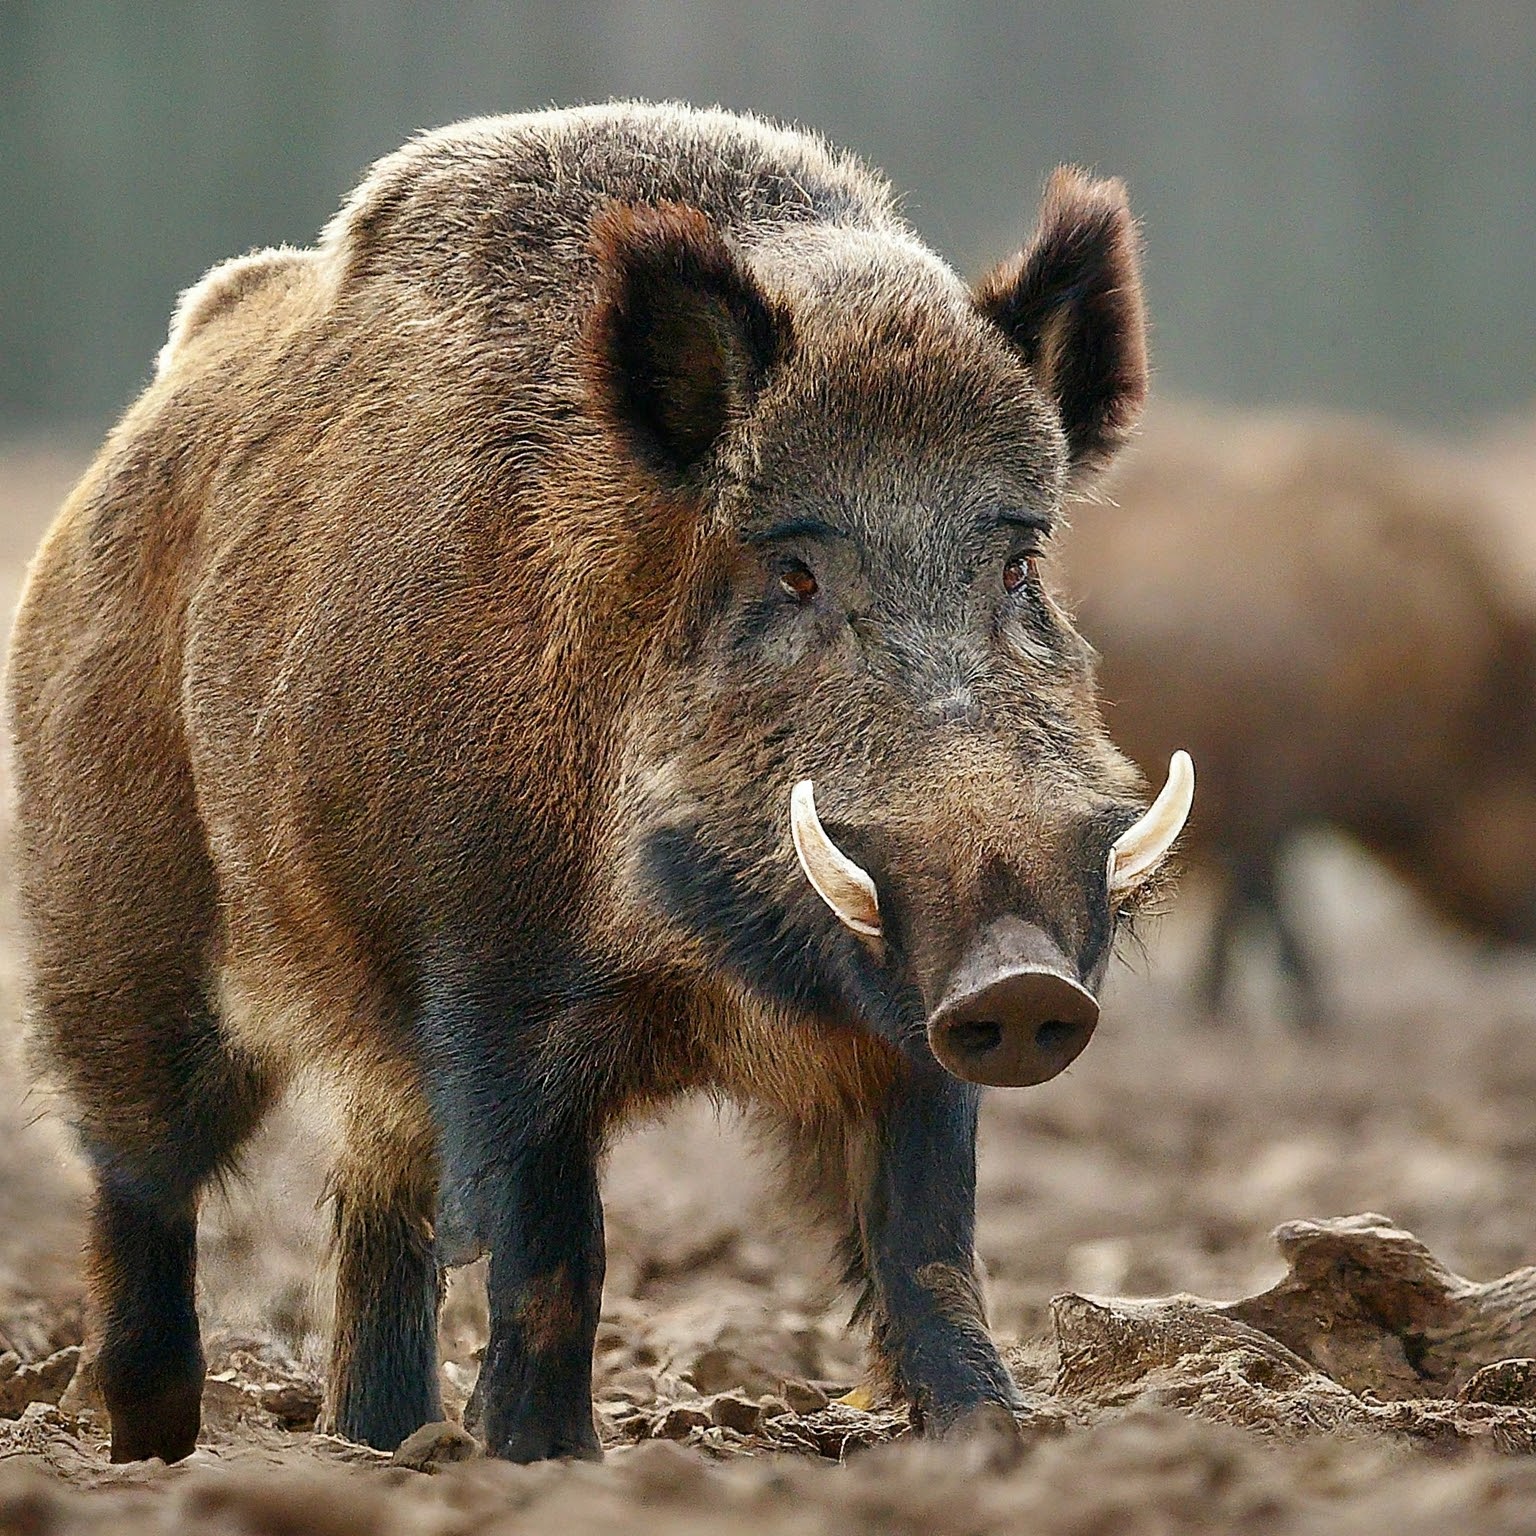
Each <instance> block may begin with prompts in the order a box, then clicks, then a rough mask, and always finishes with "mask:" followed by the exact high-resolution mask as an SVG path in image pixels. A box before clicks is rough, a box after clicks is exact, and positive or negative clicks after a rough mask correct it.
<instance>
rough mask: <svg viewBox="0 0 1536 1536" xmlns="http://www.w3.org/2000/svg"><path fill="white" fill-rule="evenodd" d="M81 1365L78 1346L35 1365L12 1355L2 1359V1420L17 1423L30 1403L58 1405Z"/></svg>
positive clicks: (0, 1395) (73, 1345)
mask: <svg viewBox="0 0 1536 1536" xmlns="http://www.w3.org/2000/svg"><path fill="white" fill-rule="evenodd" d="M13 1361H14V1362H15V1364H14V1365H13V1364H12V1363H11V1362H13ZM79 1364H80V1346H79V1345H78V1344H71V1345H69V1346H68V1347H67V1348H65V1349H59V1350H55V1351H54V1352H53V1354H51V1355H49V1356H48V1358H47V1359H46V1360H38V1361H36V1362H34V1363H33V1364H31V1365H23V1364H21V1362H20V1361H19V1360H18V1359H17V1357H16V1356H15V1355H13V1354H11V1353H9V1352H7V1353H6V1354H5V1355H0V1418H7V1419H14V1418H15V1417H16V1416H17V1414H19V1413H21V1412H22V1410H23V1409H25V1408H26V1407H27V1405H28V1404H29V1403H57V1402H58V1400H59V1398H60V1397H62V1396H63V1395H64V1389H65V1388H66V1387H67V1386H68V1385H69V1384H70V1382H71V1381H72V1380H73V1379H74V1375H75V1371H76V1369H77V1367H78V1366H79Z"/></svg>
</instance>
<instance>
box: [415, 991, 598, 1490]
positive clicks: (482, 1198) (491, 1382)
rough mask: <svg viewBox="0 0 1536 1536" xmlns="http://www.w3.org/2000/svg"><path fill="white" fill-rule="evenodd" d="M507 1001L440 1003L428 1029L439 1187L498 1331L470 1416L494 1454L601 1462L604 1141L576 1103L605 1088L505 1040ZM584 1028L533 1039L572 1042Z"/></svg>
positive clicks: (581, 1069)
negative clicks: (595, 1389) (478, 1267)
mask: <svg viewBox="0 0 1536 1536" xmlns="http://www.w3.org/2000/svg"><path fill="white" fill-rule="evenodd" d="M455 992H456V994H457V997H458V998H460V999H463V997H464V994H463V993H462V991H459V990H458V989H457V988H456V989H455ZM508 996H509V992H508V989H505V988H500V987H493V986H486V987H484V988H481V989H478V990H473V991H472V992H471V993H470V997H469V999H468V1000H460V1001H455V1002H453V1003H449V1002H448V1001H446V1000H444V1001H443V1002H442V1003H440V1004H439V1007H438V1009H437V1010H436V1013H435V1016H434V1017H433V1018H432V1019H431V1020H429V1023H428V1027H427V1031H426V1033H427V1037H428V1045H429V1049H428V1050H427V1052H426V1055H427V1059H428V1060H429V1061H431V1062H432V1063H433V1066H434V1073H435V1076H434V1080H433V1081H432V1083H431V1084H430V1086H429V1093H430V1096H431V1098H432V1101H433V1108H434V1110H435V1114H436V1121H437V1124H438V1126H439V1127H440V1130H441V1137H442V1144H441V1162H442V1166H443V1182H444V1183H445V1184H446V1185H447V1187H448V1188H449V1189H450V1191H451V1192H452V1201H453V1206H454V1211H455V1220H456V1223H457V1224H458V1225H459V1226H460V1227H462V1228H464V1229H465V1231H468V1232H470V1233H472V1234H473V1240H474V1241H473V1246H477V1247H484V1248H486V1249H488V1250H489V1251H490V1255H491V1264H490V1274H489V1277H488V1290H489V1302H490V1324H491V1326H490V1338H489V1340H488V1342H487V1344H486V1349H485V1358H484V1361H483V1363H482V1365H481V1368H480V1379H479V1382H478V1383H477V1385H476V1388H475V1394H474V1398H473V1399H472V1403H471V1413H472V1414H473V1416H474V1420H475V1426H474V1427H475V1429H476V1431H477V1433H479V1434H480V1435H481V1436H482V1437H483V1438H484V1440H485V1444H486V1449H487V1450H488V1451H489V1452H490V1453H491V1454H492V1455H493V1456H500V1457H504V1458H505V1459H507V1460H509V1461H519V1462H528V1461H540V1460H544V1459H547V1458H550V1457H583V1458H594V1459H595V1458H597V1457H599V1456H601V1454H602V1451H601V1445H600V1442H599V1440H598V1437H597V1431H596V1427H595V1425H594V1422H593V1416H592V1349H593V1345H594V1342H595V1340H596V1336H597V1319H598V1310H599V1308H600V1306H601V1304H602V1292H603V1272H604V1266H605V1255H604V1246H603V1209H602V1201H601V1198H600V1194H599V1189H598V1174H597V1159H598V1153H599V1139H600V1137H599V1132H598V1130H597V1129H596V1127H595V1125H594V1124H593V1122H592V1121H591V1120H590V1119H588V1117H587V1116H586V1114H585V1113H584V1112H583V1111H582V1110H581V1108H580V1107H579V1104H580V1103H581V1102H582V1101H585V1102H586V1103H590V1104H600V1103H602V1102H604V1092H603V1088H602V1085H601V1080H600V1075H599V1069H598V1068H596V1067H592V1068H590V1069H589V1068H588V1067H587V1066H586V1065H584V1064H583V1063H580V1062H578V1061H573V1060H569V1059H566V1060H560V1061H551V1060H548V1059H543V1060H541V1059H540V1052H541V1047H540V1045H535V1044H532V1043H529V1044H528V1045H527V1046H526V1047H524V1046H523V1045H522V1044H521V1043H520V1042H517V1041H515V1040H513V1039H511V1038H509V1036H510V1035H512V1034H513V1033H514V1032H516V1030H517V1023H515V1022H513V1021H514V1020H515V1019H516V1011H515V1010H514V1009H513V1008H512V1007H511V1006H510V1004H509V1003H508V1002H507V1001H506V999H507V998H508ZM492 999H494V1001H492ZM582 1033H583V1032H582V1031H569V1032H562V1033H561V1034H556V1033H555V1032H553V1031H551V1032H549V1033H547V1034H546V1032H545V1030H544V1029H542V1028H541V1029H540V1030H539V1031H538V1032H537V1035H538V1037H539V1038H540V1039H541V1040H559V1039H563V1040H565V1041H567V1042H569V1041H570V1040H571V1039H572V1038H577V1039H579V1038H581V1036H582ZM546 1048H547V1047H546ZM566 1048H569V1046H568V1045H567V1047H566ZM513 1063H516V1065H515V1066H513V1065H511V1064H513ZM573 1085H580V1086H579V1088H573Z"/></svg>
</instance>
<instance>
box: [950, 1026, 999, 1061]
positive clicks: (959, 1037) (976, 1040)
mask: <svg viewBox="0 0 1536 1536" xmlns="http://www.w3.org/2000/svg"><path fill="white" fill-rule="evenodd" d="M949 1038H950V1039H951V1040H952V1041H953V1042H954V1046H955V1049H956V1050H957V1051H959V1052H960V1053H961V1054H962V1055H965V1056H986V1055H989V1054H990V1053H991V1052H993V1051H995V1050H996V1049H997V1048H998V1046H1000V1045H1001V1044H1002V1043H1003V1026H1002V1025H1001V1024H993V1023H989V1022H988V1021H987V1020H985V1019H978V1020H976V1021H974V1022H972V1023H966V1024H952V1025H951V1026H950V1030H949Z"/></svg>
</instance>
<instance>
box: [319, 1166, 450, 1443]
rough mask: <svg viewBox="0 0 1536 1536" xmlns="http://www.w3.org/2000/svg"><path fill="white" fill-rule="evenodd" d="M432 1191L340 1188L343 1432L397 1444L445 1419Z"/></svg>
mask: <svg viewBox="0 0 1536 1536" xmlns="http://www.w3.org/2000/svg"><path fill="white" fill-rule="evenodd" d="M429 1221H430V1206H429V1204H428V1199H427V1196H426V1192H424V1191H421V1190H417V1191H414V1192H407V1191H404V1190H402V1191H401V1193H400V1198H399V1199H398V1200H397V1201H395V1202H393V1203H384V1202H379V1201H377V1200H374V1199H370V1198H368V1197H367V1196H366V1195H361V1194H358V1193H356V1192H349V1190H348V1189H347V1188H346V1186H345V1185H342V1186H341V1187H340V1188H339V1190H338V1193H337V1195H336V1197H335V1239H336V1334H335V1341H334V1343H333V1346H332V1353H331V1373H330V1402H331V1407H330V1413H329V1422H331V1423H332V1424H333V1426H334V1428H335V1430H336V1432H337V1433H338V1434H342V1435H345V1436H346V1437H347V1438H348V1439H349V1440H357V1441H360V1442H361V1443H362V1444H364V1445H371V1446H374V1447H376V1448H377V1449H379V1450H381V1451H392V1450H394V1449H395V1447H396V1446H398V1445H399V1444H400V1442H401V1441H402V1440H404V1439H405V1437H406V1436H407V1435H409V1434H410V1433H411V1432H412V1431H413V1430H416V1429H419V1428H420V1427H421V1426H422V1425H423V1424H430V1423H432V1422H434V1421H435V1420H437V1419H440V1418H442V1416H443V1410H442V1403H441V1400H440V1398H439V1394H438V1382H437V1314H438V1309H439V1307H440V1306H441V1303H442V1294H443V1281H442V1272H441V1270H440V1269H439V1268H438V1264H437V1258H436V1255H435V1253H434V1251H433V1245H432V1236H431V1227H430V1225H429Z"/></svg>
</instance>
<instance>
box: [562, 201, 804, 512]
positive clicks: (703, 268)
mask: <svg viewBox="0 0 1536 1536" xmlns="http://www.w3.org/2000/svg"><path fill="white" fill-rule="evenodd" d="M592 245H593V251H594V253H595V255H596V257H597V263H598V288H597V305H596V308H595V309H594V311H593V315H592V320H591V323H590V326H589V328H588V332H587V339H586V346H587V357H586V362H587V372H588V377H589V378H590V380H591V382H592V385H593V390H594V395H595V397H596V400H597V403H598V406H599V409H600V410H601V411H602V413H603V414H604V415H605V416H606V417H607V419H608V421H609V422H610V424H611V425H612V426H614V427H615V428H616V429H617V430H618V432H619V434H620V435H621V436H622V437H623V438H624V439H625V440H626V441H627V442H628V443H629V445H630V446H631V448H632V449H633V450H634V451H635V453H636V454H637V455H638V456H639V457H640V458H641V459H642V460H643V461H644V462H645V463H646V465H647V466H648V467H649V468H650V469H651V470H652V471H654V472H656V473H658V474H660V475H661V476H662V477H663V478H664V479H668V480H672V481H674V482H679V483H680V482H682V481H684V480H686V479H687V478H688V477H689V476H690V474H691V473H692V472H693V471H695V470H696V469H698V468H699V467H700V466H701V465H702V464H703V462H704V461H705V460H706V459H707V458H708V456H709V454H710V452H711V450H712V449H713V448H714V446H715V443H716V442H717V440H718V439H719V437H720V434H721V433H722V432H723V431H724V430H725V427H726V425H727V424H728V423H729V421H730V420H731V419H732V417H733V416H734V415H735V414H736V413H738V412H739V411H740V410H741V409H742V408H743V407H744V406H745V405H746V404H747V403H748V402H749V401H750V399H751V397H752V396H753V394H755V393H756V391H757V390H758V388H759V387H760V386H761V384H762V382H763V379H764V378H765V377H766V375H767V374H768V371H769V370H770V369H771V368H772V367H773V365H774V364H775V363H776V362H777V361H778V360H779V358H780V357H781V356H782V355H783V354H784V352H785V350H786V349H787V346H788V341H789V327H788V317H787V316H786V315H785V314H784V313H783V312H782V311H781V310H780V309H779V308H778V306H776V305H775V304H773V303H772V302H771V301H770V300H769V299H768V297H767V296H766V295H765V294H764V293H763V291H762V289H761V288H760V287H759V286H758V284H757V282H756V281H755V279H754V278H753V277H752V275H751V273H750V272H748V271H747V269H746V268H745V266H744V265H743V264H742V262H741V261H740V259H739V258H738V256H737V255H736V253H735V252H734V251H733V250H732V249H731V247H730V246H729V245H727V243H726V241H725V237H724V236H723V235H722V234H721V233H720V231H719V230H718V229H717V228H716V227H715V225H714V224H713V223H712V222H711V221H710V220H709V219H708V218H707V217H706V216H705V215H704V214H702V213H700V212H699V211H698V210H697V209H696V208H688V207H685V206H683V205H682V204H678V203H665V204H661V205H659V206H655V207H652V206H641V205H630V204H613V205H611V206H609V207H608V208H606V209H604V210H603V212H602V213H600V214H599V215H598V217H597V219H596V220H595V221H594V223H593V226H592Z"/></svg>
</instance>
